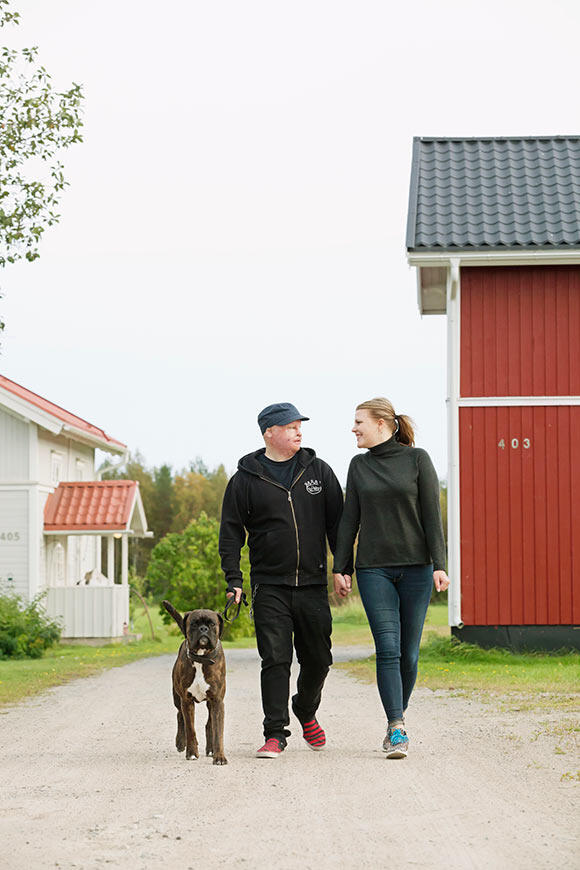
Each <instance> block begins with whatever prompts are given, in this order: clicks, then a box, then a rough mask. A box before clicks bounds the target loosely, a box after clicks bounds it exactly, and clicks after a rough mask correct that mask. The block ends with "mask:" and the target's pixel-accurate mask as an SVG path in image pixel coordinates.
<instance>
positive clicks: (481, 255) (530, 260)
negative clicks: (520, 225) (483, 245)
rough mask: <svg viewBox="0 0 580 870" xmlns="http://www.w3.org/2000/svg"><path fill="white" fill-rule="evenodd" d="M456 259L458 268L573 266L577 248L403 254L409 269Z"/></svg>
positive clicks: (579, 260) (578, 261)
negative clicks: (459, 261)
mask: <svg viewBox="0 0 580 870" xmlns="http://www.w3.org/2000/svg"><path fill="white" fill-rule="evenodd" d="M458 257H459V258H461V265H462V266H525V265H532V264H534V265H536V264H537V265H542V266H549V265H551V264H554V265H570V266H576V265H578V264H580V248H569V249H568V250H557V251H550V250H546V249H545V248H544V249H542V250H527V249H526V250H518V251H506V250H496V251H471V250H441V251H426V250H425V251H407V262H408V263H409V265H410V266H444V265H446V264H448V263H450V262H452V260H453V259H456V258H458Z"/></svg>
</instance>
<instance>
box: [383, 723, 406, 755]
mask: <svg viewBox="0 0 580 870" xmlns="http://www.w3.org/2000/svg"><path fill="white" fill-rule="evenodd" d="M383 750H384V752H386V753H387V758H406V757H407V753H408V751H409V738H408V737H407V732H406V731H403V729H402V728H393V729H391V728H389V730H388V731H387V736H386V737H385V739H384V740H383Z"/></svg>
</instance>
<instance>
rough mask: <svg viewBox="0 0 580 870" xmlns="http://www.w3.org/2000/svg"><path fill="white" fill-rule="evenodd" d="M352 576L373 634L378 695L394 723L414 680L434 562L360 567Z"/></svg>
mask: <svg viewBox="0 0 580 870" xmlns="http://www.w3.org/2000/svg"><path fill="white" fill-rule="evenodd" d="M356 578H357V582H358V588H359V592H360V597H361V599H362V603H363V605H364V609H365V611H366V614H367V617H368V621H369V625H370V627H371V631H372V633H373V637H374V639H375V648H376V651H377V685H378V688H379V694H380V696H381V701H382V702H383V707H384V708H385V713H386V714H387V719H388V721H389V722H393V721H394V720H395V719H402V718H403V710H406V709H407V704H408V703H409V698H410V697H411V692H412V691H413V686H414V685H415V680H416V679H417V663H418V661H419V644H420V643H421V634H422V632H423V624H424V622H425V616H426V614H427V607H428V606H429V600H430V598H431V587H432V584H433V565H395V566H390V567H388V568H358V569H357V572H356Z"/></svg>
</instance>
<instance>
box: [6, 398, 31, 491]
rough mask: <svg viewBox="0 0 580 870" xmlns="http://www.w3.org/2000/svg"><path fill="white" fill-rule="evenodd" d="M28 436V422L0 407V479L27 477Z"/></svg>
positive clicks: (26, 478)
mask: <svg viewBox="0 0 580 870" xmlns="http://www.w3.org/2000/svg"><path fill="white" fill-rule="evenodd" d="M29 437H30V426H29V424H28V423H27V422H26V421H25V420H21V419H19V418H18V417H15V416H14V414H9V413H8V412H7V411H4V410H3V409H2V408H0V481H3V480H4V481H6V482H9V483H25V482H26V481H27V480H28V479H29V476H30V475H29V461H28V460H29Z"/></svg>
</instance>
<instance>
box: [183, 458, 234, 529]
mask: <svg viewBox="0 0 580 870" xmlns="http://www.w3.org/2000/svg"><path fill="white" fill-rule="evenodd" d="M227 485H228V476H227V474H226V470H225V468H224V466H223V465H219V466H218V467H217V468H216V469H215V470H214V471H209V470H208V469H207V467H206V466H205V465H204V464H203V463H202V462H201V461H200V460H196V462H195V463H192V464H191V466H190V469H189V471H182V472H181V473H180V474H176V476H175V481H174V484H173V495H174V508H175V510H174V516H173V526H172V531H175V532H181V531H183V529H184V528H185V527H186V526H187V524H188V523H189V522H191V520H192V519H193V518H194V517H197V516H199V514H200V513H201V511H205V513H206V514H207V515H208V516H210V517H214V518H215V519H219V517H220V515H221V507H222V501H223V497H224V492H225V490H226V486H227Z"/></svg>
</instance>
